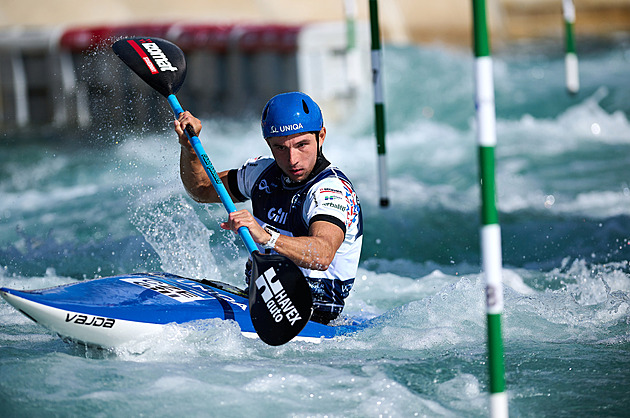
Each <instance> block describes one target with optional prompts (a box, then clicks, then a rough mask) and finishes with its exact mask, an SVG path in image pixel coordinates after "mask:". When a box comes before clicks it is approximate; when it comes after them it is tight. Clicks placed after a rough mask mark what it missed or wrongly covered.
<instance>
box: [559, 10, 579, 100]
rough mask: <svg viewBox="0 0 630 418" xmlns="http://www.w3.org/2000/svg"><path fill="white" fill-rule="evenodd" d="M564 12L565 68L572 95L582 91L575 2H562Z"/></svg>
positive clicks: (568, 87) (568, 88)
mask: <svg viewBox="0 0 630 418" xmlns="http://www.w3.org/2000/svg"><path fill="white" fill-rule="evenodd" d="M562 12H563V15H564V40H565V55H564V66H565V78H566V83H567V90H568V92H569V93H571V94H576V93H577V92H578V91H579V90H580V76H579V71H578V58H577V53H576V50H575V32H574V25H575V6H574V5H573V0H562Z"/></svg>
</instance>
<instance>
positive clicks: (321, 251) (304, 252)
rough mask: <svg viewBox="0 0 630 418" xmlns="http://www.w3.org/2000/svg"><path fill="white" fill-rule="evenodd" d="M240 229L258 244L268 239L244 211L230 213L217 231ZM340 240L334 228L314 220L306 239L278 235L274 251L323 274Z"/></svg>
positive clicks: (249, 214)
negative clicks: (246, 229)
mask: <svg viewBox="0 0 630 418" xmlns="http://www.w3.org/2000/svg"><path fill="white" fill-rule="evenodd" d="M241 226H246V227H247V228H248V229H249V232H250V233H251V235H252V238H253V239H254V241H255V242H256V243H258V244H264V243H266V242H267V241H269V238H271V235H269V233H268V232H267V231H265V230H264V229H263V228H262V227H261V226H260V225H259V224H258V222H256V220H255V219H254V217H253V216H252V214H251V213H249V212H248V211H247V210H245V209H243V210H239V211H236V212H233V213H231V214H230V216H229V219H228V220H227V221H226V222H224V223H222V224H221V228H223V229H230V230H232V231H234V232H236V231H238V228H240V227H241ZM344 238H345V237H344V232H343V230H342V229H341V228H339V227H338V226H337V225H334V224H332V223H330V222H326V221H317V222H313V224H312V225H311V227H310V229H309V235H308V236H306V237H289V236H287V235H280V237H279V238H278V241H276V247H275V251H276V252H277V253H278V254H282V255H284V256H286V257H288V258H290V259H291V260H293V262H294V263H295V264H297V265H298V266H300V267H304V268H308V269H311V270H322V271H323V270H327V269H328V266H330V263H331V262H332V260H333V258H334V257H335V254H336V253H337V250H338V249H339V247H340V246H341V244H342V243H343V240H344Z"/></svg>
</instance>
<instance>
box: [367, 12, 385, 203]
mask: <svg viewBox="0 0 630 418" xmlns="http://www.w3.org/2000/svg"><path fill="white" fill-rule="evenodd" d="M370 32H371V35H372V83H373V84H374V113H375V118H376V119H375V129H376V151H377V153H378V185H379V194H380V205H381V206H383V207H385V206H389V197H388V196H387V164H386V160H385V105H384V101H383V79H382V74H381V57H382V52H381V33H380V29H379V24H378V3H377V0H370Z"/></svg>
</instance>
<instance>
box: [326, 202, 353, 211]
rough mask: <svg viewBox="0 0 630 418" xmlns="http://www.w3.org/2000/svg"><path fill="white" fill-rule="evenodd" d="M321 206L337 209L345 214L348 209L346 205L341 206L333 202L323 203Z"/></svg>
mask: <svg viewBox="0 0 630 418" xmlns="http://www.w3.org/2000/svg"><path fill="white" fill-rule="evenodd" d="M322 206H326V207H329V208H333V209H339V210H340V211H343V212H345V211H346V210H347V209H348V206H347V205H342V204H341V203H333V202H328V203H324V204H323V205H322Z"/></svg>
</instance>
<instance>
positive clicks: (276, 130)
mask: <svg viewBox="0 0 630 418" xmlns="http://www.w3.org/2000/svg"><path fill="white" fill-rule="evenodd" d="M298 129H304V126H303V125H302V123H294V124H289V125H281V126H275V125H271V126H270V129H269V130H270V131H271V133H272V134H283V133H287V132H291V131H297V130H298Z"/></svg>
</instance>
